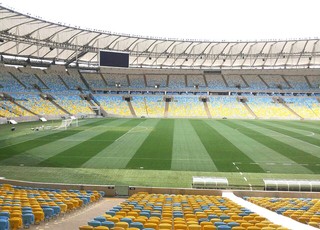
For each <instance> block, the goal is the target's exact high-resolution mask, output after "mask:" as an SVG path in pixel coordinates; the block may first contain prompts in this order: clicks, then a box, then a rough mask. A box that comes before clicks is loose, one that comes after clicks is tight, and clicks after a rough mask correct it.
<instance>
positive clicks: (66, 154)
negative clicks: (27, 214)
mask: <svg viewBox="0 0 320 230" xmlns="http://www.w3.org/2000/svg"><path fill="white" fill-rule="evenodd" d="M142 121H143V120H142V119H133V120H128V121H127V122H125V123H123V124H121V125H119V126H118V127H114V128H110V129H108V130H107V131H105V132H104V133H102V134H99V135H97V136H95V137H93V138H91V139H89V140H87V141H84V142H81V143H80V144H78V145H76V146H74V147H72V148H69V149H67V150H65V151H63V152H61V153H59V154H57V155H55V156H53V157H50V158H48V159H47V160H45V161H42V162H41V163H40V164H38V165H39V166H49V167H70V168H72V167H73V168H75V167H80V166H81V165H82V164H84V163H85V162H86V161H87V160H89V159H90V158H91V157H93V156H95V155H96V154H97V153H99V152H100V151H101V150H102V149H104V148H106V147H107V146H109V145H110V144H111V143H113V142H114V141H115V140H117V139H118V138H119V137H121V136H122V135H124V134H125V133H126V132H128V131H129V130H130V129H132V128H133V127H135V126H136V125H138V124H139V123H140V122H142Z"/></svg>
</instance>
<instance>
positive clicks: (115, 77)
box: [102, 73, 129, 88]
mask: <svg viewBox="0 0 320 230" xmlns="http://www.w3.org/2000/svg"><path fill="white" fill-rule="evenodd" d="M102 75H103V77H104V79H105V80H106V81H107V84H108V87H114V88H115V87H116V84H120V86H123V87H128V86H129V84H128V78H127V76H126V75H122V74H104V73H102Z"/></svg>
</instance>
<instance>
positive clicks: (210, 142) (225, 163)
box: [191, 120, 264, 172]
mask: <svg viewBox="0 0 320 230" xmlns="http://www.w3.org/2000/svg"><path fill="white" fill-rule="evenodd" d="M191 124H192V126H193V128H194V129H195V131H196V132H197V134H198V136H199V137H200V140H201V142H202V144H203V145H204V147H205V148H206V150H207V152H208V153H209V154H210V157H211V159H212V160H213V162H214V163H215V165H216V166H217V168H218V169H219V171H222V172H237V171H238V170H237V169H236V167H235V166H234V165H233V164H232V162H243V163H246V164H248V166H247V167H246V168H245V169H246V172H264V170H263V169H262V168H261V167H259V166H258V165H255V164H250V163H255V162H254V161H253V160H251V159H250V158H249V157H248V156H246V155H245V154H244V153H243V152H242V151H240V150H239V149H238V148H237V147H235V146H234V145H233V143H232V142H230V141H229V140H227V139H226V138H225V137H224V136H222V135H221V134H220V133H219V132H218V131H217V130H215V129H214V128H213V127H211V126H209V125H208V124H207V123H206V122H204V121H203V120H191ZM213 126H214V125H213Z"/></svg>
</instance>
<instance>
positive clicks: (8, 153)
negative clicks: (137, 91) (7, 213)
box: [0, 118, 320, 187]
mask: <svg viewBox="0 0 320 230" xmlns="http://www.w3.org/2000/svg"><path fill="white" fill-rule="evenodd" d="M58 124H59V122H49V123H47V124H45V125H51V126H54V125H58ZM40 125H43V123H39V122H31V123H21V124H18V125H16V126H15V127H16V130H15V131H11V127H12V125H1V126H0V176H2V177H6V178H10V179H22V180H30V181H43V182H64V183H90V184H116V185H136V186H137V185H143V186H161V187H166V186H169V187H190V185H191V182H192V176H224V177H227V178H228V179H229V182H230V184H232V185H239V186H250V185H251V186H253V187H254V186H261V185H262V184H263V182H262V179H263V178H269V179H270V178H281V179H317V177H318V174H319V173H320V122H319V121H280V120H277V121H276V120H215V119H119V118H108V119H89V120H80V122H79V126H78V127H73V128H70V129H68V130H60V131H57V130H56V131H54V130H45V131H33V130H32V128H34V127H36V126H40Z"/></svg>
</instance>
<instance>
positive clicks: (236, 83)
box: [224, 75, 248, 88]
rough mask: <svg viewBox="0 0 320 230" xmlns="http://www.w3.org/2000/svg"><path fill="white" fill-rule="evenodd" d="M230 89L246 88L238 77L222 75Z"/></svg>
mask: <svg viewBox="0 0 320 230" xmlns="http://www.w3.org/2000/svg"><path fill="white" fill-rule="evenodd" d="M224 78H225V79H226V82H227V84H228V86H229V87H230V88H248V86H247V85H246V83H245V82H244V81H243V79H242V78H241V76H240V75H224Z"/></svg>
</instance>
